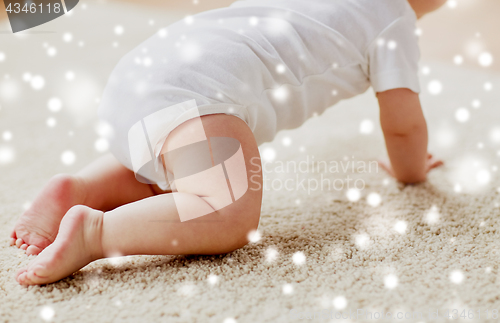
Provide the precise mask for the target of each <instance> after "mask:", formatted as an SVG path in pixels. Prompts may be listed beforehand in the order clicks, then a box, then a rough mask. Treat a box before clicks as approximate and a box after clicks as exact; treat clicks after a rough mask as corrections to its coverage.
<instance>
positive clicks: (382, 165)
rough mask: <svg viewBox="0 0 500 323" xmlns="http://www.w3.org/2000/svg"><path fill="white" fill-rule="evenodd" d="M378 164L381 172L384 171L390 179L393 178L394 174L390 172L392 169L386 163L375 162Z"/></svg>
mask: <svg viewBox="0 0 500 323" xmlns="http://www.w3.org/2000/svg"><path fill="white" fill-rule="evenodd" d="M377 162H378V165H379V166H380V168H382V169H383V170H385V171H386V172H387V173H389V175H391V176H392V177H394V172H393V171H392V167H391V165H390V164H389V163H386V162H384V161H381V160H379V161H377Z"/></svg>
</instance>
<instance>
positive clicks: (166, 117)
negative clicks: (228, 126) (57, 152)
mask: <svg viewBox="0 0 500 323" xmlns="http://www.w3.org/2000/svg"><path fill="white" fill-rule="evenodd" d="M415 23H416V15H415V13H414V11H413V9H412V8H411V7H410V5H409V4H408V2H407V1H406V0H307V1H306V0H239V1H236V2H235V3H233V4H232V5H231V6H229V7H227V8H222V9H216V10H211V11H207V12H203V13H200V14H197V15H194V16H192V17H186V18H185V19H183V20H181V21H178V22H176V23H174V24H172V25H170V26H168V27H166V28H164V29H161V30H160V31H159V32H158V33H156V34H155V35H153V36H152V37H151V38H149V39H147V40H146V41H144V42H143V43H142V44H140V45H139V46H137V47H136V48H135V49H134V50H132V51H131V52H130V53H128V54H127V55H126V56H125V57H123V58H122V59H121V60H120V62H119V63H118V64H117V66H116V68H115V69H114V71H113V73H112V75H111V76H110V79H109V82H108V84H107V86H106V89H105V91H104V94H103V97H102V100H101V105H100V107H99V116H100V118H101V119H103V120H104V121H106V122H107V123H109V124H110V125H111V126H112V128H113V130H114V136H113V137H112V138H111V145H110V147H111V152H112V153H113V154H114V155H115V156H116V158H117V159H118V160H119V161H120V162H121V163H122V164H123V165H125V166H126V167H127V168H129V169H131V170H134V171H136V173H137V172H138V167H136V165H135V164H134V163H135V162H134V160H133V157H131V156H133V155H134V154H139V155H140V153H139V150H144V151H143V152H142V155H144V156H146V155H147V156H150V159H151V160H155V162H154V163H151V164H149V166H148V167H142V169H141V171H140V172H139V175H141V176H142V177H143V178H146V179H148V180H150V181H151V182H154V183H157V184H158V185H160V187H162V188H164V189H165V188H166V185H165V184H166V183H165V182H164V177H165V176H164V175H163V174H159V173H158V172H159V170H158V166H157V165H158V158H159V157H158V155H159V151H160V150H161V146H162V144H163V142H164V140H165V137H166V136H167V135H168V133H169V132H170V131H171V130H172V129H174V128H175V127H176V126H178V125H179V124H180V123H182V122H184V121H185V120H187V119H189V118H193V117H195V116H197V115H206V114H213V113H226V114H230V115H235V116H237V117H240V118H241V119H242V120H244V121H245V122H246V123H247V124H248V125H249V127H250V129H251V130H252V132H253V134H254V135H255V139H256V141H257V143H258V144H259V145H260V144H262V143H264V142H267V141H271V140H273V138H274V136H275V135H276V133H277V132H278V131H280V130H282V129H292V128H296V127H299V126H300V125H301V124H302V123H304V121H305V120H306V119H308V118H309V117H311V116H312V115H313V114H321V113H322V112H323V111H324V110H325V109H327V108H328V107H330V106H332V105H334V104H335V103H337V102H338V101H340V100H342V99H346V98H349V97H352V96H355V95H357V94H361V93H363V92H365V91H366V90H367V89H368V88H369V87H370V85H371V86H372V87H373V89H374V90H375V91H376V92H381V91H385V90H389V89H393V88H409V89H411V90H412V91H414V92H417V93H418V92H420V88H419V82H418V77H417V72H418V60H419V56H420V52H419V47H418V38H417V35H416V25H415ZM194 108H197V111H196V112H195V111H194V110H193V109H194ZM148 117H149V119H150V120H154V122H155V125H154V126H151V129H153V128H154V127H156V129H153V130H151V131H150V132H149V134H147V132H148V131H149V130H148V121H147V120H148ZM145 121H146V122H145ZM134 125H136V126H137V125H142V127H143V130H144V134H147V135H146V136H145V139H140V140H139V141H141V140H142V141H144V140H145V142H146V144H142V145H141V144H137V143H136V144H134V145H131V144H130V141H134V140H135V139H134V138H135V137H133V136H134V133H136V132H133V131H131V128H132V127H133V126H134ZM136 128H137V127H136ZM139 128H140V127H139ZM139 128H137V129H139ZM137 129H136V130H137ZM141 131H142V130H141ZM131 147H133V148H131ZM141 147H142V148H141ZM131 149H133V150H134V151H130V150H131ZM146 159H147V158H146ZM143 163H144V162H143ZM155 164H156V167H155Z"/></svg>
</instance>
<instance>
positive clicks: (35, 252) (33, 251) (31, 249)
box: [26, 245, 42, 256]
mask: <svg viewBox="0 0 500 323" xmlns="http://www.w3.org/2000/svg"><path fill="white" fill-rule="evenodd" d="M40 252H42V249H40V248H38V247H37V246H35V245H31V246H29V247H28V249H26V255H28V256H32V255H38V254H39V253H40Z"/></svg>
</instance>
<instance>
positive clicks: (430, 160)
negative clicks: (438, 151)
mask: <svg viewBox="0 0 500 323" xmlns="http://www.w3.org/2000/svg"><path fill="white" fill-rule="evenodd" d="M378 164H379V165H380V167H381V168H382V169H383V170H385V171H386V172H387V173H388V174H389V175H391V176H392V177H394V178H396V176H395V174H394V171H393V170H392V166H391V164H390V163H389V162H384V161H379V162H378ZM443 164H444V163H443V161H442V160H440V159H435V158H434V157H433V156H432V154H427V162H426V173H428V172H430V171H431V169H433V168H436V167H439V166H441V165H443Z"/></svg>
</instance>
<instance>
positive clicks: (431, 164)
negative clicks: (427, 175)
mask: <svg viewBox="0 0 500 323" xmlns="http://www.w3.org/2000/svg"><path fill="white" fill-rule="evenodd" d="M442 165H444V163H443V161H442V160H439V159H432V160H429V165H428V168H429V170H431V169H433V168H436V167H439V166H442Z"/></svg>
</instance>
